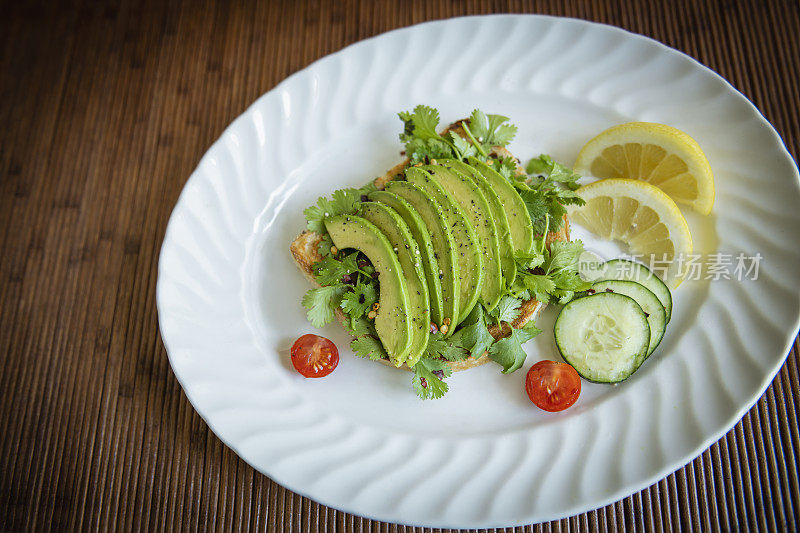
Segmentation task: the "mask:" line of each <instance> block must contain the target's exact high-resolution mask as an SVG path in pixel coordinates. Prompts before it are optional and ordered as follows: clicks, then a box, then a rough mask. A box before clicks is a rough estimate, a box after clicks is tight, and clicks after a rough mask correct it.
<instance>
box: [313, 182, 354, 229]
mask: <svg viewBox="0 0 800 533" xmlns="http://www.w3.org/2000/svg"><path fill="white" fill-rule="evenodd" d="M361 194H362V191H361V189H339V190H338V191H334V192H333V194H332V195H331V199H330V200H328V199H327V198H325V197H324V196H323V197H320V198H319V199H318V200H317V203H316V204H315V205H312V206H311V207H307V208H306V209H305V210H304V211H303V214H304V215H305V216H306V228H307V229H308V230H309V231H313V232H315V233H320V234H325V233H327V230H326V229H325V220H327V219H329V218H330V217H334V216H337V215H345V214H352V213H355V211H356V209H357V208H358V204H359V203H360V202H361Z"/></svg>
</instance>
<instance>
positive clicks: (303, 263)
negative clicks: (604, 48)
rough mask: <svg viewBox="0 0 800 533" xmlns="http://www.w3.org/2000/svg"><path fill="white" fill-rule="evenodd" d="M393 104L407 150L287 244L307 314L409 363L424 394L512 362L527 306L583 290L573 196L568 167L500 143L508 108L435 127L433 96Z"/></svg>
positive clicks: (509, 367)
mask: <svg viewBox="0 0 800 533" xmlns="http://www.w3.org/2000/svg"><path fill="white" fill-rule="evenodd" d="M400 118H401V119H402V120H403V122H404V132H403V133H402V134H401V140H402V141H404V143H405V145H406V152H405V153H406V155H407V158H406V160H405V161H403V162H402V163H400V164H398V165H397V166H395V167H393V168H392V169H390V170H389V171H388V172H387V173H386V174H384V175H383V176H380V177H378V178H376V179H375V180H374V181H373V182H372V183H371V184H368V185H367V186H365V187H363V188H361V189H346V190H342V191H336V192H335V193H334V194H333V197H332V200H327V199H325V198H321V199H320V200H319V201H318V203H317V205H316V206H312V207H311V208H309V209H307V210H306V216H307V219H308V229H307V230H306V231H304V232H303V233H302V234H301V235H299V236H298V237H297V238H296V239H295V240H294V241H293V242H292V243H291V246H290V251H291V254H292V257H293V259H294V260H295V262H296V264H297V266H298V268H300V270H301V271H302V272H303V274H304V275H305V276H306V277H307V278H308V279H309V281H311V282H312V283H313V284H314V285H315V286H316V287H317V289H313V290H312V291H309V293H308V294H307V295H306V297H305V298H304V299H303V305H304V306H305V307H306V309H307V310H308V315H309V319H310V320H311V322H312V324H314V325H315V326H320V325H322V324H324V323H326V322H328V321H330V320H331V319H332V318H333V317H334V316H335V317H336V318H338V320H339V321H340V322H341V323H342V325H343V326H344V327H345V328H346V329H347V330H348V331H349V332H350V333H351V334H352V335H353V336H354V337H356V339H355V340H354V342H353V345H352V348H353V350H354V352H355V353H356V355H359V356H362V357H367V358H369V359H373V360H379V361H381V362H384V363H387V364H391V365H393V366H397V367H403V368H407V369H411V370H413V371H414V372H415V376H414V378H413V385H414V388H415V390H416V391H417V393H418V394H419V395H420V396H421V397H423V398H435V397H439V396H441V395H442V394H444V392H445V391H446V390H447V385H446V384H445V383H444V381H443V379H444V378H445V377H447V376H448V375H449V374H450V373H451V372H453V371H459V370H465V369H468V368H472V367H474V366H478V365H481V364H484V363H486V362H488V361H490V360H494V361H496V362H497V363H499V364H500V365H501V366H502V367H503V372H512V371H514V370H516V369H517V368H519V367H520V366H521V365H522V362H524V358H525V352H524V350H522V349H521V347H520V345H521V344H522V343H524V342H525V341H527V340H528V339H530V338H532V337H533V336H534V335H536V334H537V333H538V330H536V329H535V326H533V325H532V322H531V321H532V319H534V318H535V317H536V315H537V314H538V313H539V312H540V311H541V309H543V308H544V306H545V305H546V304H547V303H548V302H549V301H560V302H561V303H564V302H565V301H568V300H569V299H571V298H572V296H573V295H574V294H575V292H578V291H580V290H586V287H584V285H585V284H584V283H583V282H582V281H581V280H580V278H579V277H578V275H577V256H578V255H579V252H580V251H582V246H581V245H580V243H579V242H578V243H569V242H567V241H569V223H568V220H567V218H566V214H565V210H564V208H563V205H564V204H568V203H578V202H580V199H579V198H577V196H576V195H574V194H571V190H570V189H572V187H571V184H572V182H574V179H570V180H566V181H563V182H559V180H558V179H550V175H556V174H558V175H561V174H563V172H561V171H562V170H564V167H561V166H560V165H559V166H558V168H557V170H558V172H554V170H556V167H553V168H552V169H550V170H549V171H545V172H543V173H541V174H542V176H533V177H529V176H528V174H527V173H526V171H525V169H524V168H522V166H521V165H520V163H519V161H518V160H517V159H515V158H514V157H513V156H512V155H511V154H510V152H509V151H508V150H507V149H506V148H505V144H507V143H508V141H510V139H511V137H513V134H514V132H515V131H516V128H515V127H514V126H511V125H510V124H505V122H506V121H507V120H508V119H507V118H505V117H501V116H498V115H484V114H483V113H481V112H480V111H475V112H473V114H472V115H471V116H470V118H469V119H464V120H459V121H457V122H455V123H453V124H451V125H450V126H449V127H448V128H446V129H445V130H444V131H442V132H441V133H437V132H436V129H435V127H436V125H437V124H438V113H437V112H436V111H435V110H432V109H431V108H427V107H425V106H418V107H417V108H415V110H414V111H413V113H411V112H409V113H401V114H400ZM543 157H546V156H543ZM540 160H541V158H540ZM548 161H549V158H548ZM554 165H557V164H554ZM538 166H539V167H541V165H538ZM569 172H570V173H571V171H569ZM563 185H566V187H564V186H563ZM562 191H563V192H562ZM536 229H539V231H538V235H537V233H536ZM553 243H561V244H558V245H555V246H553ZM554 254H558V257H557V258H556V257H554ZM551 264H552V265H555V264H559V265H561V266H559V268H558V269H557V270H558V271H557V272H553V273H551V269H550V268H549V267H548V265H551ZM543 266H544V267H547V268H546V272H545V271H544V270H542V267H543ZM378 287H379V288H378Z"/></svg>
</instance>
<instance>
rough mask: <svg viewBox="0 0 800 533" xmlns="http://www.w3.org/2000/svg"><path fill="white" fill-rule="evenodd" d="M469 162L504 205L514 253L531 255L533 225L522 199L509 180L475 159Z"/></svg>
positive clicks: (472, 158)
mask: <svg viewBox="0 0 800 533" xmlns="http://www.w3.org/2000/svg"><path fill="white" fill-rule="evenodd" d="M467 161H468V163H469V164H470V165H471V166H472V167H474V168H475V169H476V170H477V171H478V172H480V173H481V174H482V175H483V177H484V178H486V180H487V181H488V182H489V185H491V186H492V188H493V189H494V190H495V192H496V193H497V196H498V197H499V198H500V201H501V202H502V203H503V209H505V211H506V218H507V219H508V227H509V229H510V230H511V241H512V243H513V244H514V251H515V252H521V253H526V254H527V253H529V252H530V251H531V249H533V224H532V223H531V216H530V214H529V213H528V208H527V207H525V202H524V201H523V200H522V197H521V196H520V195H519V193H518V192H517V190H516V189H515V188H514V186H513V185H511V183H510V182H509V181H508V180H507V179H505V178H504V177H503V176H502V175H501V174H500V173H499V172H497V171H496V170H495V169H493V168H492V167H490V166H489V165H487V164H486V163H484V162H483V161H480V160H479V159H476V158H474V157H470V158H469V159H468V160H467Z"/></svg>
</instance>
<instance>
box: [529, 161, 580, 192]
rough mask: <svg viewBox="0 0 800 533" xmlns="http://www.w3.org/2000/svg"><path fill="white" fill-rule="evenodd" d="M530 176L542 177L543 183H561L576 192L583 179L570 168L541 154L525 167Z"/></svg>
mask: <svg viewBox="0 0 800 533" xmlns="http://www.w3.org/2000/svg"><path fill="white" fill-rule="evenodd" d="M525 171H526V172H527V173H528V174H532V175H534V176H540V180H541V181H542V183H548V182H549V183H548V185H549V184H550V183H559V184H561V185H564V186H565V187H567V188H568V189H571V190H575V189H577V188H578V187H580V185H579V184H578V183H577V182H578V180H579V179H581V176H580V174H576V173H575V172H573V171H572V169H571V168H569V167H568V166H565V165H562V164H561V163H557V162H556V161H554V160H553V158H552V157H550V156H549V155H547V154H541V155H540V156H539V157H535V158H533V159H531V160H530V161H528V165H527V166H526V167H525Z"/></svg>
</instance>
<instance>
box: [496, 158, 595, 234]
mask: <svg viewBox="0 0 800 533" xmlns="http://www.w3.org/2000/svg"><path fill="white" fill-rule="evenodd" d="M525 170H526V171H527V172H528V174H529V175H530V177H529V178H527V179H526V178H525V176H522V179H521V180H518V179H512V180H511V181H512V183H514V185H515V186H516V187H517V191H518V192H519V194H520V196H522V199H523V200H524V201H525V206H526V207H527V208H528V213H529V214H530V216H531V222H533V231H534V233H535V234H536V235H538V236H544V235H546V234H547V232H548V231H558V230H559V229H561V225H562V224H563V221H564V215H565V214H566V212H567V209H566V207H564V206H566V205H570V204H574V205H583V204H584V203H585V202H584V201H583V199H582V198H581V197H580V196H579V195H578V193H576V192H575V190H576V189H577V188H578V187H580V185H579V184H578V180H579V179H580V175H578V174H576V173H575V172H573V171H572V169H570V168H569V167H567V166H564V165H562V164H560V163H557V162H555V161H553V158H551V157H550V156H549V155H545V154H542V155H540V156H539V157H535V158H533V159H531V160H530V161H529V162H528V165H527V167H526V169H525Z"/></svg>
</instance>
